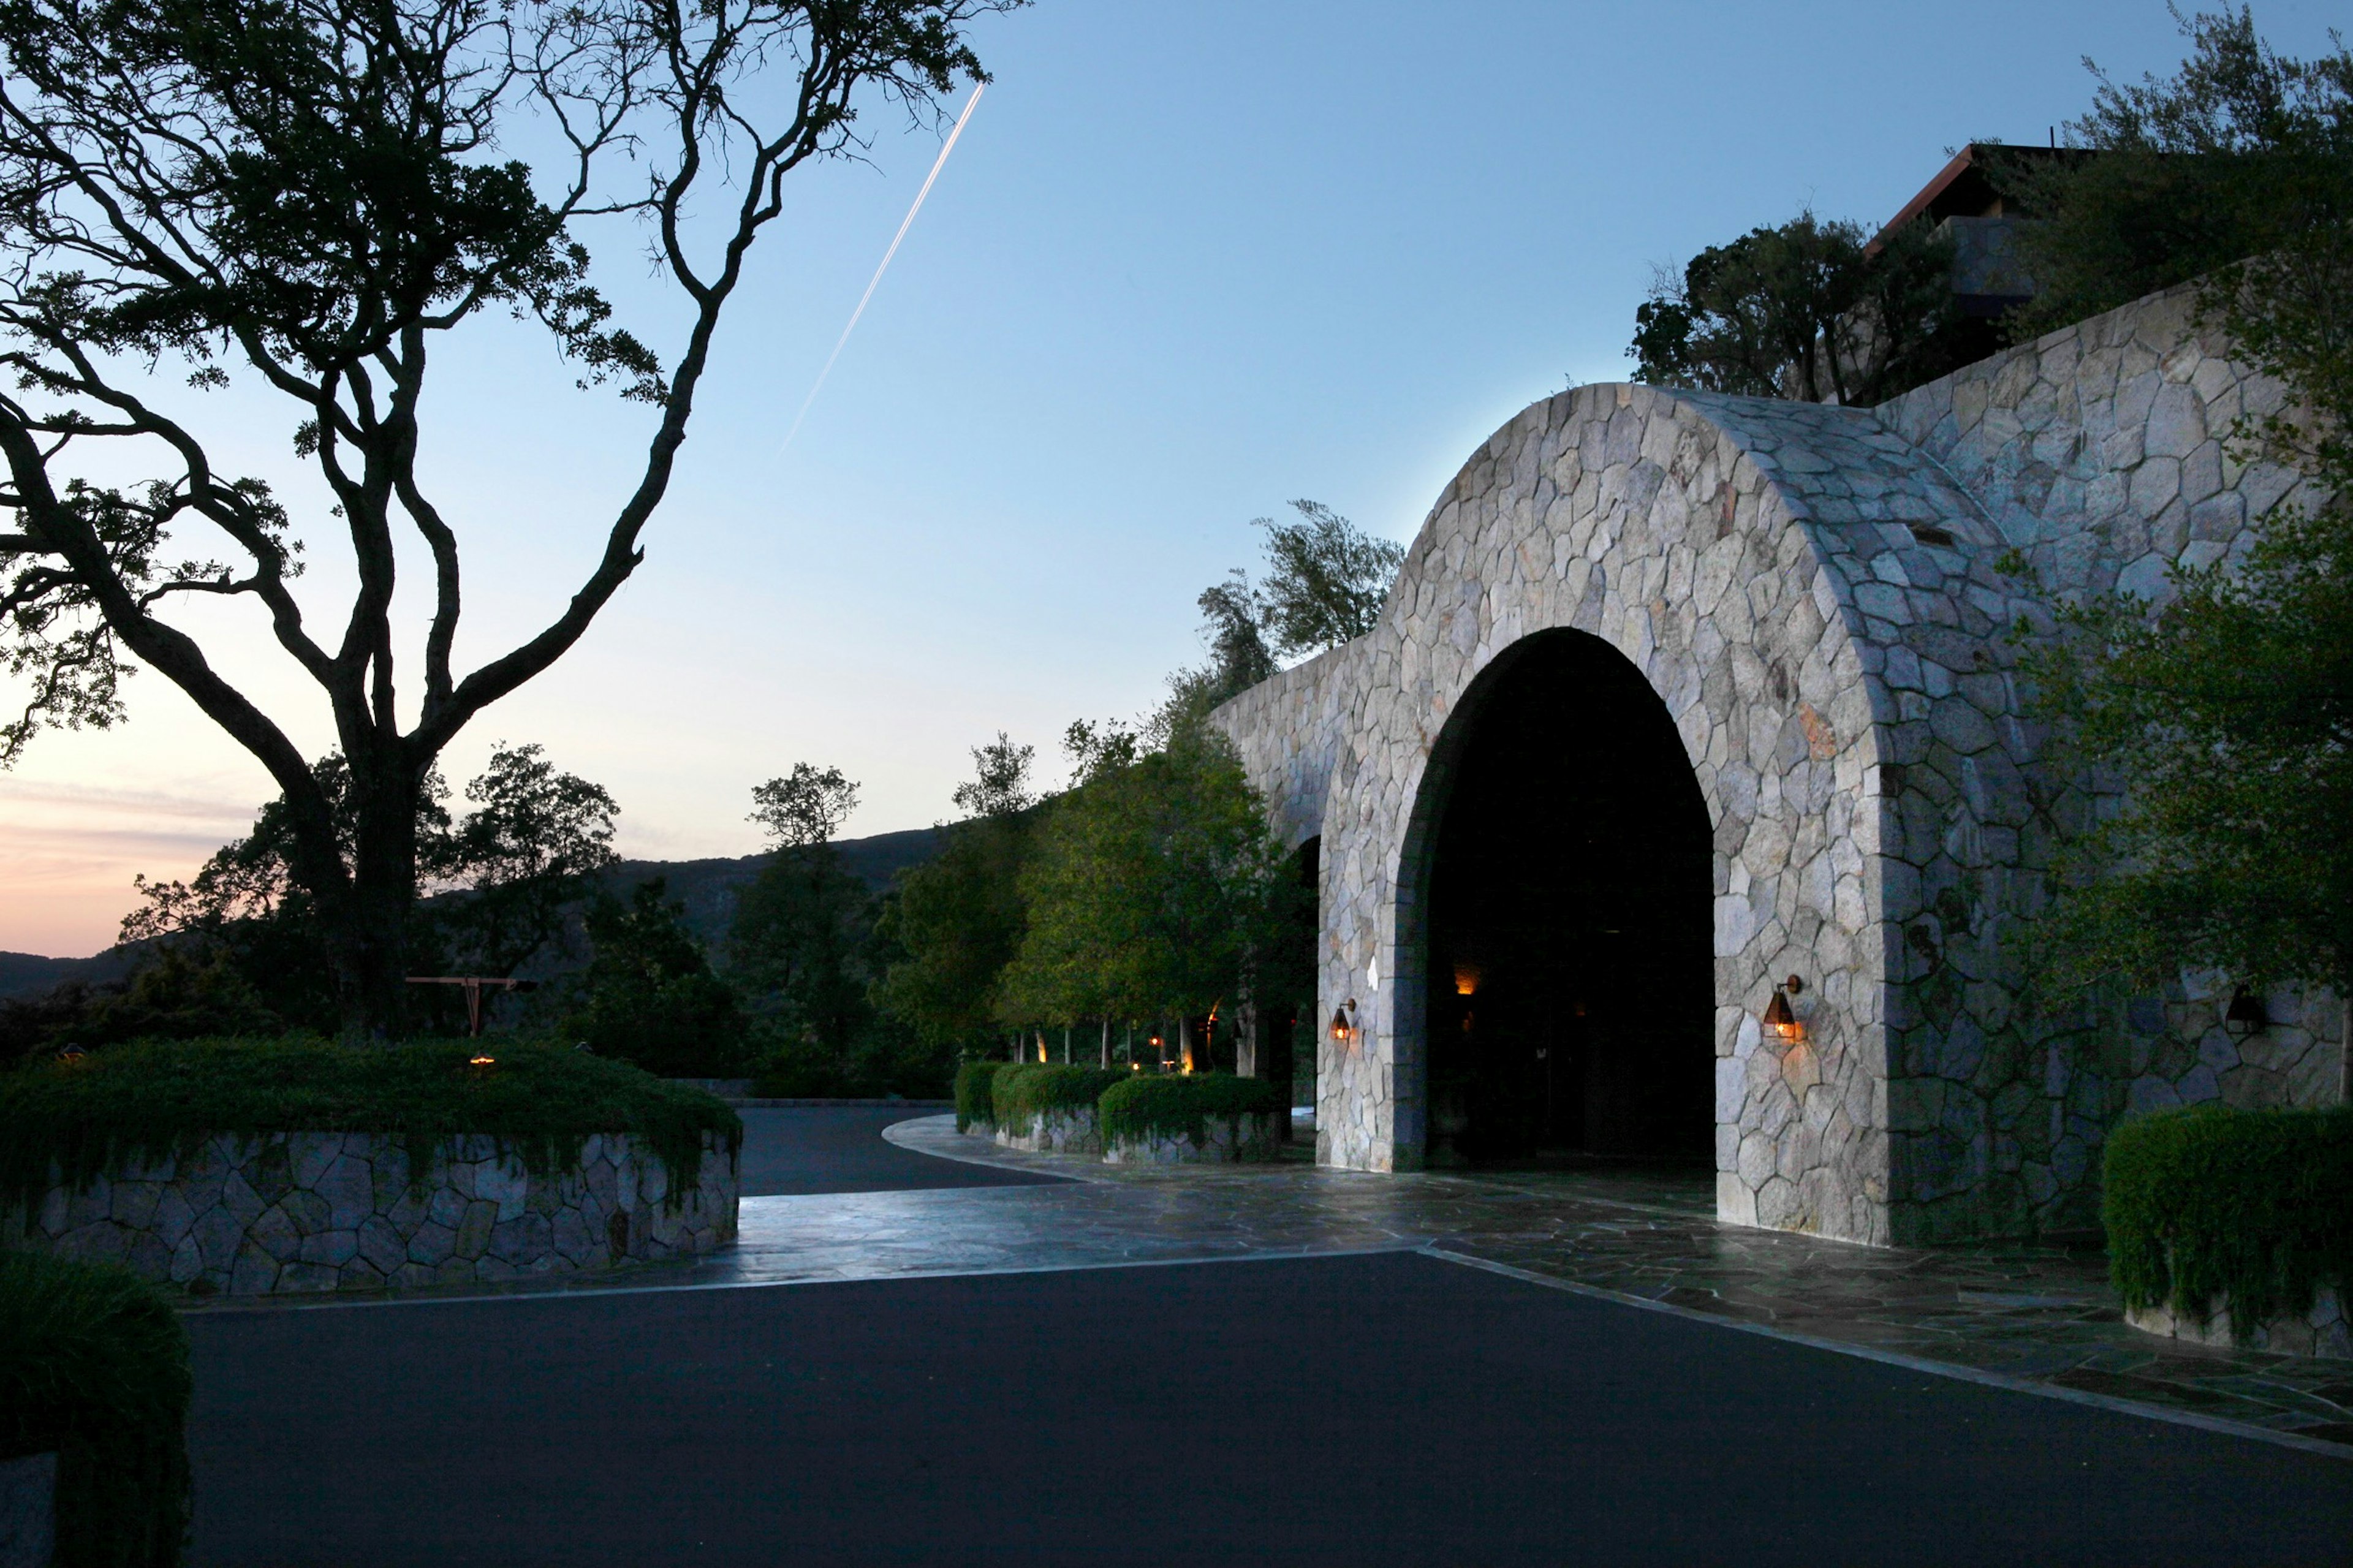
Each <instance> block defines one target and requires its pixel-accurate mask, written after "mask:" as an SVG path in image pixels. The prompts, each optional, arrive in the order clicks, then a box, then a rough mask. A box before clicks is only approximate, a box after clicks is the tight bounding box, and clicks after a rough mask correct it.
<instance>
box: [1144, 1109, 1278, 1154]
mask: <svg viewBox="0 0 2353 1568" xmlns="http://www.w3.org/2000/svg"><path fill="white" fill-rule="evenodd" d="M1290 1121H1291V1113H1290V1112H1289V1111H1288V1110H1246V1111H1242V1112H1240V1113H1239V1114H1237V1115H1233V1116H1205V1117H1203V1118H1202V1119H1201V1122H1202V1128H1201V1133H1202V1135H1201V1137H1200V1139H1199V1140H1198V1142H1197V1141H1196V1140H1195V1139H1193V1138H1192V1137H1191V1136H1190V1135H1188V1134H1187V1133H1182V1132H1155V1133H1153V1134H1151V1135H1150V1136H1148V1137H1145V1138H1115V1139H1113V1140H1112V1142H1111V1143H1110V1145H1109V1146H1108V1147H1107V1148H1105V1149H1104V1151H1103V1163H1105V1164H1110V1165H1191V1164H1204V1165H1222V1164H1235V1163H1245V1162H1253V1161H1261V1160H1279V1159H1281V1158H1282V1137H1283V1133H1284V1131H1286V1129H1287V1128H1288V1126H1289V1123H1290Z"/></svg>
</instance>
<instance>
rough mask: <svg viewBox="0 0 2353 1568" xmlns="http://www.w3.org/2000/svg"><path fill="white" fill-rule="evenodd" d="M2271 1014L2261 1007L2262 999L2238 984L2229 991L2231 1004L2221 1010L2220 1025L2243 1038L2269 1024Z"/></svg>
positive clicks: (2258, 1031)
mask: <svg viewBox="0 0 2353 1568" xmlns="http://www.w3.org/2000/svg"><path fill="white" fill-rule="evenodd" d="M2271 1021H2272V1017H2271V1014H2270V1013H2268V1012H2266V1011H2265V1010H2264V1008H2263V998H2262V997H2261V996H2258V995H2256V994H2254V993H2253V992H2252V991H2250V990H2248V989H2247V988H2246V987H2245V986H2243V985H2242V986H2240V987H2239V988H2238V989H2237V990H2236V991H2233V992H2232V993H2231V1005H2229V1006H2228V1007H2225V1008H2224V1009H2223V1010H2222V1027H2223V1029H2224V1030H2225V1031H2227V1032H2228V1033H2230V1034H2233V1035H2236V1036H2238V1037H2240V1038H2241V1039H2242V1040H2243V1039H2245V1038H2246V1037H2248V1036H2249V1035H2259V1034H2261V1033H2263V1030H2265V1029H2266V1028H2269V1027H2270V1026H2271Z"/></svg>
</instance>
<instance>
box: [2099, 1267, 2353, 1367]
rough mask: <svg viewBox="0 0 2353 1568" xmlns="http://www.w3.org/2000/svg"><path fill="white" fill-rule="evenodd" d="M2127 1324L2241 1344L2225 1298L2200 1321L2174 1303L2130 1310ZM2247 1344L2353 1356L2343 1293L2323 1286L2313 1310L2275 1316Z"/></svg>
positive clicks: (2197, 1340) (2352, 1328)
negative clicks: (2178, 1310)
mask: <svg viewBox="0 0 2353 1568" xmlns="http://www.w3.org/2000/svg"><path fill="white" fill-rule="evenodd" d="M2125 1321H2126V1322H2128V1323H2130V1324H2131V1325H2132V1326H2133V1327H2134V1328H2136V1329H2138V1330H2140V1331H2142V1332H2143V1333H2150V1334H2163V1335H2164V1336H2165V1337H2166V1338H2168V1339H2175V1340H2188V1341H2189V1342H2191V1343H2193V1344H2201V1345H2215V1346H2218V1347H2221V1348H2222V1349H2229V1348H2230V1347H2232V1345H2234V1344H2236V1343H2237V1341H2236V1340H2235V1339H2234V1338H2233V1337H2232V1331H2231V1330H2232V1322H2231V1299H2230V1297H2229V1296H2228V1295H2227V1294H2226V1295H2224V1296H2223V1297H2222V1298H2221V1300H2217V1301H2216V1302H2215V1303H2214V1311H2213V1314H2212V1315H2211V1317H2209V1318H2208V1319H2207V1320H2206V1321H2204V1322H2202V1323H2201V1322H2200V1321H2198V1320H2197V1319H2195V1318H2192V1317H2189V1316H2188V1315H2187V1314H2183V1315H2180V1316H2177V1315H2176V1314H2175V1312H2174V1310H2173V1308H2172V1307H2171V1306H2170V1305H2165V1306H2158V1307H2129V1308H2126V1310H2125ZM2249 1344H2250V1345H2251V1346H2252V1347H2253V1348H2254V1349H2256V1350H2265V1351H2277V1352H2281V1353H2282V1354H2284V1355H2317V1356H2342V1357H2347V1358H2353V1322H2348V1321H2347V1319H2346V1315H2345V1294H2344V1292H2343V1291H2341V1290H2337V1289H2331V1288H2330V1287H2328V1286H2326V1285H2324V1286H2322V1287H2321V1288H2320V1289H2319V1290H2318V1291H2317V1292H2316V1293H2315V1295H2314V1297H2313V1302H2312V1310H2310V1311H2309V1312H2306V1313H2303V1314H2301V1315H2296V1314H2292V1313H2288V1314H2283V1315H2281V1316H2279V1317H2276V1318H2274V1319H2273V1320H2272V1321H2270V1322H2268V1323H2264V1324H2262V1325H2261V1326H2259V1327H2258V1328H2257V1329H2256V1330H2255V1332H2254V1337H2253V1339H2252V1340H2251V1341H2249Z"/></svg>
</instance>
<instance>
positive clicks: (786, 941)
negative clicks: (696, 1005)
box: [728, 763, 873, 1094]
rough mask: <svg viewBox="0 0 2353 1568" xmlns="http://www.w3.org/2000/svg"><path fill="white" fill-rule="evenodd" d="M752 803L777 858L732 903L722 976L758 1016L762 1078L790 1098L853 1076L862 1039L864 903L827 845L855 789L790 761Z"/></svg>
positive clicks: (867, 931)
mask: <svg viewBox="0 0 2353 1568" xmlns="http://www.w3.org/2000/svg"><path fill="white" fill-rule="evenodd" d="M752 798H753V802H754V811H753V813H752V820H753V821H754V822H758V823H760V824H762V825H763V826H765V827H766V828H767V830H768V833H769V835H770V837H771V838H772V839H773V840H774V841H775V850H776V858H774V859H773V860H771V861H770V862H769V863H768V865H767V866H766V867H765V868H763V869H762V870H761V872H760V875H759V876H758V877H757V878H756V879H754V881H753V883H752V885H751V886H750V887H748V888H746V889H744V892H743V895H742V896H741V898H740V899H739V900H737V903H736V906H735V920H734V924H733V927H732V928H731V930H730V932H729V937H728V946H729V959H730V963H729V978H730V979H731V980H733V982H734V983H735V984H737V985H738V986H739V987H740V988H741V989H742V990H743V992H744V994H745V995H746V997H747V999H748V1000H749V1001H750V1002H751V1005H752V1006H753V1007H754V1010H755V1013H756V1014H757V1015H758V1016H757V1018H756V1024H757V1026H758V1027H759V1029H760V1032H761V1035H762V1037H763V1039H764V1041H765V1052H764V1056H763V1066H762V1071H763V1073H764V1075H765V1076H767V1077H769V1078H771V1079H775V1080H776V1083H777V1086H778V1087H782V1088H786V1089H791V1090H792V1091H794V1092H797V1093H803V1094H807V1093H818V1092H823V1091H825V1090H827V1089H839V1087H841V1086H844V1085H848V1084H849V1083H851V1082H852V1081H853V1080H855V1079H857V1078H858V1077H859V1076H860V1075H859V1072H858V1064H857V1063H856V1062H855V1061H853V1059H852V1058H853V1055H854V1054H855V1053H856V1052H857V1051H858V1049H859V1047H861V1046H865V1045H869V1044H871V1043H872V1042H871V1039H870V1036H871V1029H872V1025H873V1009H872V1007H871V1005H870V1004H869V1003H868V1001H867V998H866V992H867V987H868V985H869V984H870V983H871V979H872V976H871V974H870V973H868V967H867V963H866V958H867V952H866V949H867V944H868V941H869V938H870V937H871V924H872V921H871V909H870V905H871V900H870V899H869V897H868V895H867V890H866V887H865V884H864V883H862V882H860V880H859V879H857V878H855V877H853V876H851V875H850V874H849V872H848V871H847V870H845V869H844V868H842V864H841V857H840V855H839V852H838V851H837V850H836V849H835V848H834V847H833V836H834V833H835V832H836V830H837V829H839V827H840V826H841V824H842V823H843V822H845V821H847V820H848V819H849V814H850V812H851V811H852V810H853V809H855V807H856V805H857V802H858V786H857V785H856V784H853V783H851V782H850V781H849V779H848V778H846V777H844V776H843V775H842V773H841V770H840V769H839V768H824V769H819V768H817V767H814V766H812V765H811V764H809V763H797V764H796V765H795V766H794V768H793V771H792V773H790V774H788V775H786V776H785V777H782V778H774V779H770V780H769V781H768V782H767V783H765V784H759V785H756V786H754V789H753V791H752Z"/></svg>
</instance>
